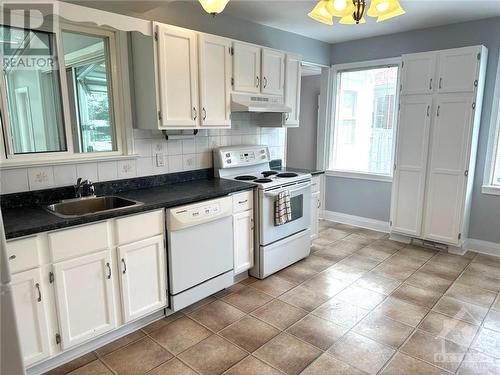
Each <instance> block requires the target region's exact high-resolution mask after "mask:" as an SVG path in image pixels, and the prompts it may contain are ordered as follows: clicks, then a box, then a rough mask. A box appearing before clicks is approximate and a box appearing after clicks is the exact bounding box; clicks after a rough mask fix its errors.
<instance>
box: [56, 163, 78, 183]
mask: <svg viewBox="0 0 500 375" xmlns="http://www.w3.org/2000/svg"><path fill="white" fill-rule="evenodd" d="M76 179H77V176H76V166H75V165H74V164H67V165H54V185H56V186H65V185H74V184H75V182H76Z"/></svg>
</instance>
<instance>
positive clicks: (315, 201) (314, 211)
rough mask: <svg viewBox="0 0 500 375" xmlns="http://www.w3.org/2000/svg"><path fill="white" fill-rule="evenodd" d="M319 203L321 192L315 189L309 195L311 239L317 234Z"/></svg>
mask: <svg viewBox="0 0 500 375" xmlns="http://www.w3.org/2000/svg"><path fill="white" fill-rule="evenodd" d="M320 205H321V192H320V191H316V192H314V193H312V195H311V239H313V240H314V239H315V238H317V237H318V235H319V209H320Z"/></svg>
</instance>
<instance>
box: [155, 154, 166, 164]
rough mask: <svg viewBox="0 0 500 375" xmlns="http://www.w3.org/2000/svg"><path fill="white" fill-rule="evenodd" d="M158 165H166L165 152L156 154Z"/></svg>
mask: <svg viewBox="0 0 500 375" xmlns="http://www.w3.org/2000/svg"><path fill="white" fill-rule="evenodd" d="M156 166H157V167H164V166H165V158H164V156H163V154H156Z"/></svg>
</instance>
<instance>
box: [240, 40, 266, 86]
mask: <svg viewBox="0 0 500 375" xmlns="http://www.w3.org/2000/svg"><path fill="white" fill-rule="evenodd" d="M260 50H261V48H260V47H257V46H253V45H250V44H244V43H236V42H235V43H233V53H234V56H233V79H234V85H233V90H234V91H243V92H255V93H258V92H260V79H261V76H260Z"/></svg>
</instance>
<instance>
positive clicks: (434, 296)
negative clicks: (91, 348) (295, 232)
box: [50, 221, 500, 375]
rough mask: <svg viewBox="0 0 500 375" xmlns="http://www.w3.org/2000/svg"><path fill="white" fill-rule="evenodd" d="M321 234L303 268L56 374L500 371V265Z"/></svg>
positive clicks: (221, 296)
mask: <svg viewBox="0 0 500 375" xmlns="http://www.w3.org/2000/svg"><path fill="white" fill-rule="evenodd" d="M320 233H321V234H320V238H318V239H317V240H316V241H314V244H313V248H312V254H311V256H309V257H308V258H307V259H305V260H302V261H300V262H298V263H296V264H294V265H292V266H290V267H288V268H286V269H285V270H282V271H281V272H278V273H277V274H276V275H273V276H271V277H269V278H267V279H265V280H256V279H254V278H249V279H246V280H244V281H243V282H241V283H239V284H236V285H234V286H233V287H231V288H230V289H228V290H224V291H222V292H219V293H217V294H216V295H214V296H212V297H209V298H206V299H205V300H203V301H200V302H199V303H197V304H196V305H194V306H190V307H189V308H187V309H185V310H183V311H182V312H178V313H176V314H174V315H172V316H169V317H167V318H165V319H162V320H160V321H158V322H155V323H153V324H150V325H149V326H147V327H144V328H143V329H142V330H139V331H136V332H134V333H132V334H130V335H128V336H126V337H124V338H121V339H119V340H117V341H115V342H113V343H111V344H108V345H106V346H104V347H102V348H99V349H98V350H96V351H95V352H92V353H89V354H86V355H85V356H83V357H81V358H79V359H77V360H75V361H73V362H70V363H68V364H66V365H64V366H62V367H60V368H58V369H55V370H53V371H51V372H50V374H67V373H70V374H74V375H76V374H78V375H98V374H103V375H104V374H133V375H136V374H156V375H160V374H208V375H211V374H222V373H224V374H233V375H235V374H255V375H261V374H262V375H266V374H269V375H271V374H283V373H285V374H299V373H302V374H308V375H314V374H338V373H339V374H384V375H387V374H426V375H427V374H450V373H458V374H462V375H466V374H481V375H486V374H500V296H499V291H500V258H493V257H489V256H485V255H480V254H479V255H478V254H472V253H467V254H466V255H465V256H462V257H460V256H456V255H451V254H447V253H442V252H439V253H438V252H436V251H433V250H429V249H425V248H421V247H416V246H404V245H402V244H399V243H396V242H393V241H390V240H388V239H387V235H385V234H383V233H378V232H374V231H370V230H366V229H359V228H354V227H350V226H347V225H343V224H337V223H333V222H326V221H323V222H321V232H320Z"/></svg>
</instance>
